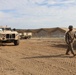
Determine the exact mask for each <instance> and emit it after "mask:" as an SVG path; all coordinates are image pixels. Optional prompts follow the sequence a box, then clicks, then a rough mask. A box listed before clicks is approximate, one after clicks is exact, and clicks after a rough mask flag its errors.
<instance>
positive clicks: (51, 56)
mask: <svg viewBox="0 0 76 75" xmlns="http://www.w3.org/2000/svg"><path fill="white" fill-rule="evenodd" d="M73 57H75V56H70V55H65V54H59V55H44V56H34V57H24V58H21V59H35V58H73Z"/></svg>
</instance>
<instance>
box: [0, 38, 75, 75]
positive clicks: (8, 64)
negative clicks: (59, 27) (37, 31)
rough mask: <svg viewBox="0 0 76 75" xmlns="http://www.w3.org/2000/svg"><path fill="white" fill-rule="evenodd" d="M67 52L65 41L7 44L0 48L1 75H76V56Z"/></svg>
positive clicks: (49, 40)
mask: <svg viewBox="0 0 76 75" xmlns="http://www.w3.org/2000/svg"><path fill="white" fill-rule="evenodd" d="M75 49H76V48H75ZM65 52H66V44H65V42H64V39H29V40H20V45H19V46H14V45H13V43H11V44H5V45H4V46H0V75H76V56H75V57H73V56H72V54H71V53H70V55H65ZM75 53H76V51H75Z"/></svg>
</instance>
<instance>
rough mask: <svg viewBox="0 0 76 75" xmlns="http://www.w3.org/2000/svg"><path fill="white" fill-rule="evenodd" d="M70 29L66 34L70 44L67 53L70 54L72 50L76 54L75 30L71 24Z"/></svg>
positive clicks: (67, 41)
mask: <svg viewBox="0 0 76 75" xmlns="http://www.w3.org/2000/svg"><path fill="white" fill-rule="evenodd" d="M68 29H69V31H67V32H66V34H65V41H66V43H67V45H68V48H67V51H66V55H69V51H71V53H72V54H73V56H75V55H76V54H74V52H73V50H74V49H73V43H74V38H75V32H74V31H73V26H72V25H70V26H69V27H68Z"/></svg>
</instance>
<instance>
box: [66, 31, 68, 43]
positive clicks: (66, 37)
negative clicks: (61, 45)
mask: <svg viewBox="0 0 76 75" xmlns="http://www.w3.org/2000/svg"><path fill="white" fill-rule="evenodd" d="M65 42H66V43H67V44H68V32H67V33H66V34H65Z"/></svg>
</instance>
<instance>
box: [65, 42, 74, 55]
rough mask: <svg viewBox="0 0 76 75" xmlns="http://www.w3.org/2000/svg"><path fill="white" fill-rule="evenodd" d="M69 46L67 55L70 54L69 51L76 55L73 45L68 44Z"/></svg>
mask: <svg viewBox="0 0 76 75" xmlns="http://www.w3.org/2000/svg"><path fill="white" fill-rule="evenodd" d="M67 45H68V47H67V51H66V54H68V53H69V51H71V53H72V54H73V55H74V52H73V51H74V49H73V43H69V44H67Z"/></svg>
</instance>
